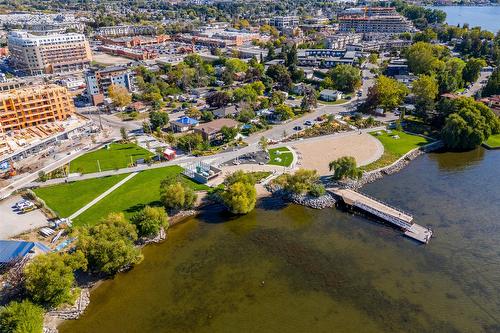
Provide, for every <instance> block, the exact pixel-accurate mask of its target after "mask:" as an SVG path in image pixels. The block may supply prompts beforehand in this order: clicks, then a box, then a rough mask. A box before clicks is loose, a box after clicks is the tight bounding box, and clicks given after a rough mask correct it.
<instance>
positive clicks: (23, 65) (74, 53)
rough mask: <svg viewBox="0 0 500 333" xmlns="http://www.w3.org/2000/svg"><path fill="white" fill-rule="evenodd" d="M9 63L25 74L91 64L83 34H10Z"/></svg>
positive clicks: (73, 68) (75, 67) (69, 70)
mask: <svg viewBox="0 0 500 333" xmlns="http://www.w3.org/2000/svg"><path fill="white" fill-rule="evenodd" d="M8 46H9V51H10V54H11V56H10V64H11V65H12V66H13V67H14V68H15V69H17V70H20V71H22V72H24V73H26V74H28V75H40V74H52V73H65V72H72V71H76V70H82V69H84V68H86V67H87V66H88V65H89V64H90V62H91V61H92V53H91V51H90V46H89V42H88V41H87V39H86V38H85V35H83V34H76V33H68V34H53V35H43V36H38V35H33V34H30V33H28V32H26V31H12V32H10V33H9V35H8Z"/></svg>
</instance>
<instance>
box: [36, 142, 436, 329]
mask: <svg viewBox="0 0 500 333" xmlns="http://www.w3.org/2000/svg"><path fill="white" fill-rule="evenodd" d="M442 146H443V143H442V142H441V141H436V142H432V143H430V144H427V145H425V146H422V147H418V148H415V149H413V150H411V151H409V152H408V153H406V154H405V155H403V156H402V157H400V158H399V159H398V160H397V161H395V162H394V163H392V164H390V165H388V166H385V167H382V168H379V169H377V170H373V171H369V172H366V173H364V174H363V177H362V178H361V179H360V180H358V181H352V182H346V183H342V184H339V185H342V186H345V187H346V188H352V189H360V188H361V187H363V186H364V185H366V184H369V183H372V182H375V181H377V180H379V179H381V178H383V177H384V176H386V175H391V174H394V173H397V172H399V171H401V170H402V169H404V168H405V167H406V166H407V165H409V164H410V163H411V161H412V160H414V159H415V158H417V157H418V156H420V155H423V154H425V153H429V152H432V151H436V150H438V149H441V148H442ZM256 190H257V200H262V199H264V198H267V197H273V196H277V197H280V198H282V199H283V200H286V201H289V202H291V203H293V204H297V205H302V206H305V207H309V208H313V209H324V208H332V207H335V203H336V199H335V198H334V197H333V196H332V195H331V194H330V193H327V194H326V195H324V196H322V197H319V198H315V197H310V196H306V195H304V196H297V195H293V196H290V195H286V194H284V193H282V192H281V191H279V189H275V190H271V189H270V188H269V187H268V186H266V185H263V184H261V183H258V184H256ZM205 197H206V192H204V193H202V195H201V196H200V198H199V199H198V202H197V203H196V205H195V207H193V209H191V210H187V211H180V212H178V213H177V214H175V215H173V216H172V217H170V218H169V228H172V227H175V226H176V225H180V224H182V223H184V222H186V221H187V220H188V219H189V218H191V217H196V216H197V215H198V214H200V211H201V208H202V207H204V206H206V205H208V204H209V203H208V202H206V201H205V200H204V199H205ZM167 236H168V234H167V233H165V235H164V236H163V237H162V235H161V233H160V235H159V236H157V237H155V238H153V239H148V240H143V241H142V242H140V243H139V244H138V245H137V246H139V247H141V248H142V247H144V246H147V245H149V244H159V243H162V242H164V241H165V240H166V239H167V238H168V237H167ZM129 269H133V267H130V268H128V269H124V270H123V271H122V272H120V273H124V272H126V271H127V270H129ZM105 279H106V278H97V279H96V280H95V281H92V282H90V283H89V284H87V285H81V286H79V287H80V288H81V294H80V296H79V297H78V299H77V300H76V301H75V304H73V305H72V306H70V307H68V308H66V309H62V310H53V311H48V312H47V313H46V314H45V317H44V333H57V332H58V327H59V325H61V324H62V323H63V322H64V321H66V320H76V319H78V318H80V317H81V316H82V315H83V314H84V313H85V310H86V308H87V307H88V305H89V304H90V296H91V293H92V291H93V290H94V289H95V288H98V287H99V286H100V285H101V284H102V283H103V282H104V280H105Z"/></svg>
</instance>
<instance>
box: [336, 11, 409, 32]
mask: <svg viewBox="0 0 500 333" xmlns="http://www.w3.org/2000/svg"><path fill="white" fill-rule="evenodd" d="M339 24H340V26H339V31H341V32H357V33H385V34H398V33H403V32H413V31H415V28H414V27H413V25H412V24H411V22H410V21H408V20H407V19H406V18H404V17H403V16H401V15H392V16H391V15H384V16H343V17H339Z"/></svg>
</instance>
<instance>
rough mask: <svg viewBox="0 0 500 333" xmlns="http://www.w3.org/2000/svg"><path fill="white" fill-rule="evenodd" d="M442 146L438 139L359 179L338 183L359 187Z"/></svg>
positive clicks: (344, 185)
mask: <svg viewBox="0 0 500 333" xmlns="http://www.w3.org/2000/svg"><path fill="white" fill-rule="evenodd" d="M441 148H443V142H442V141H436V142H433V143H431V144H428V145H425V146H423V147H420V148H416V149H413V150H411V151H409V152H408V153H406V154H405V155H403V156H402V157H401V158H399V159H398V160H397V161H396V162H394V163H392V164H391V165H388V166H386V167H383V168H380V169H377V170H373V171H369V172H365V173H363V176H362V177H361V179H359V180H347V181H342V182H339V183H338V184H337V185H338V186H341V187H345V188H351V189H359V188H361V187H362V186H363V185H365V184H369V183H373V182H374V181H376V180H377V179H380V178H382V177H384V176H385V175H392V174H394V173H396V172H399V171H401V170H402V169H403V168H404V167H406V166H407V165H408V164H410V162H411V161H412V160H414V159H416V158H417V157H418V156H420V155H422V154H424V153H428V152H431V151H435V150H438V149H441Z"/></svg>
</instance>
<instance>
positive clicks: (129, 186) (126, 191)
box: [73, 166, 208, 225]
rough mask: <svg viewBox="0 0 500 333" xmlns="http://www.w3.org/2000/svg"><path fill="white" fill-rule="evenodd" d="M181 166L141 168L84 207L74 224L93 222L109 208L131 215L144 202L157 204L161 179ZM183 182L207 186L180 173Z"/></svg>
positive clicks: (107, 212)
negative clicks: (85, 208) (92, 204)
mask: <svg viewBox="0 0 500 333" xmlns="http://www.w3.org/2000/svg"><path fill="white" fill-rule="evenodd" d="M182 170H183V169H182V168H181V167H180V166H170V167H165V168H158V169H151V170H146V171H142V172H140V173H139V174H137V175H136V176H135V177H133V178H132V179H130V180H129V181H128V182H126V183H125V184H123V185H122V186H120V187H119V188H117V189H116V190H115V191H113V192H112V193H110V194H109V195H108V196H107V197H105V198H104V199H102V200H101V201H99V202H98V203H97V204H95V205H94V206H92V207H91V208H89V209H88V210H86V211H85V212H84V213H83V214H81V215H80V216H78V217H77V218H76V219H75V220H74V221H73V222H74V224H75V225H84V224H89V225H92V224H95V223H97V222H98V221H99V220H100V219H101V218H103V217H105V216H106V215H108V214H109V213H112V212H123V213H124V214H125V216H127V217H130V216H131V215H133V214H134V213H135V212H137V211H138V210H140V209H142V208H143V207H144V206H145V205H159V204H160V203H159V199H160V183H161V181H162V180H163V179H165V178H168V177H174V176H177V175H180V174H181V172H182ZM182 177H183V179H184V181H185V182H186V184H189V185H190V186H192V187H193V188H194V189H195V190H206V189H208V187H207V186H206V185H201V184H198V183H195V182H193V181H191V180H189V179H187V178H184V176H182Z"/></svg>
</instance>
